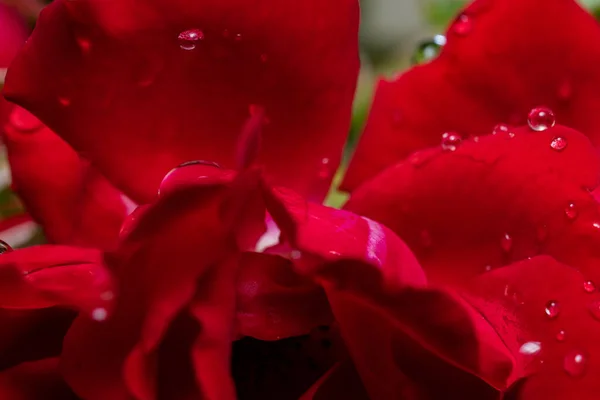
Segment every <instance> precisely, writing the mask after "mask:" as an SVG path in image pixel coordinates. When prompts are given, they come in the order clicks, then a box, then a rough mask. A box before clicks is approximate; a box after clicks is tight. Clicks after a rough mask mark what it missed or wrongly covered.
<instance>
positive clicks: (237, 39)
mask: <svg viewBox="0 0 600 400" xmlns="http://www.w3.org/2000/svg"><path fill="white" fill-rule="evenodd" d="M234 40H235V41H236V42H239V41H241V40H242V34H241V33H237V34H236V35H235V38H234Z"/></svg>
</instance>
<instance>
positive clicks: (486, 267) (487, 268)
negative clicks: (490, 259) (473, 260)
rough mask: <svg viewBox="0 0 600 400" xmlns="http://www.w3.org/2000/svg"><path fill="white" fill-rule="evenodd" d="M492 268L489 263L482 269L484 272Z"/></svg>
mask: <svg viewBox="0 0 600 400" xmlns="http://www.w3.org/2000/svg"><path fill="white" fill-rule="evenodd" d="M492 269H493V267H492V266H491V265H486V266H485V268H484V270H485V271H486V272H490V271H491V270H492Z"/></svg>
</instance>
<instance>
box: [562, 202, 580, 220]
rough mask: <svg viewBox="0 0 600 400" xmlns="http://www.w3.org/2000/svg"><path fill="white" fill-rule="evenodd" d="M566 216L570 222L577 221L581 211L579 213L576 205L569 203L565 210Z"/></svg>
mask: <svg viewBox="0 0 600 400" xmlns="http://www.w3.org/2000/svg"><path fill="white" fill-rule="evenodd" d="M565 215H566V216H567V218H568V219H570V220H574V219H576V218H577V216H578V215H579V211H577V206H576V205H575V204H574V203H569V204H568V205H567V207H566V208H565Z"/></svg>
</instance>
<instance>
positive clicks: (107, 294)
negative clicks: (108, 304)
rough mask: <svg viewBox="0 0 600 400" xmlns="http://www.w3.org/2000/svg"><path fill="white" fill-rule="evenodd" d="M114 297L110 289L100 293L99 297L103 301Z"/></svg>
mask: <svg viewBox="0 0 600 400" xmlns="http://www.w3.org/2000/svg"><path fill="white" fill-rule="evenodd" d="M114 298H115V294H114V292H113V291H111V290H107V291H106V292H102V293H101V294H100V299H101V300H104V301H110V300H112V299H114Z"/></svg>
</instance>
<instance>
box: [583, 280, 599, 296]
mask: <svg viewBox="0 0 600 400" xmlns="http://www.w3.org/2000/svg"><path fill="white" fill-rule="evenodd" d="M583 290H585V292H586V293H594V292H595V291H596V285H594V282H592V281H585V282H583Z"/></svg>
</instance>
